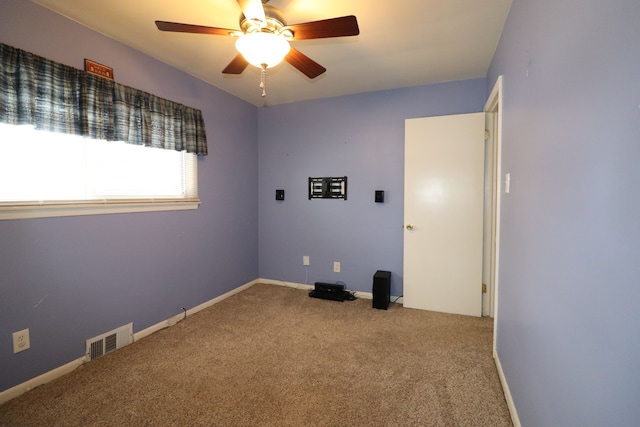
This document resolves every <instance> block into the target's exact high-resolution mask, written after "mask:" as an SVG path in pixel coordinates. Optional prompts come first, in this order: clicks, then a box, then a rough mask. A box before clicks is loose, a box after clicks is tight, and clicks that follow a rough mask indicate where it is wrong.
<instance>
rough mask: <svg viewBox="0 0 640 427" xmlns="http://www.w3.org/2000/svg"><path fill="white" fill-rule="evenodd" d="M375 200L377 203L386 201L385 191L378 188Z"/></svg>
mask: <svg viewBox="0 0 640 427" xmlns="http://www.w3.org/2000/svg"><path fill="white" fill-rule="evenodd" d="M375 201H376V203H384V191H383V190H376V195H375Z"/></svg>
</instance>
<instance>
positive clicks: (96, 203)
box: [0, 155, 201, 220]
mask: <svg viewBox="0 0 640 427" xmlns="http://www.w3.org/2000/svg"><path fill="white" fill-rule="evenodd" d="M192 156H193V157H194V158H193V159H192V160H193V161H192V163H191V168H192V170H191V176H192V177H193V179H194V180H195V182H193V183H192V184H191V185H192V188H194V194H195V197H194V196H191V197H190V198H187V197H185V198H165V197H160V198H135V197H133V198H120V199H106V198H104V199H89V200H51V201H46V200H45V201H24V202H23V201H13V202H2V203H0V220H11V219H27V218H51V217H64V216H78V215H104V214H116V213H136V212H156V211H178V210H193V209H197V208H198V206H199V205H200V203H201V202H200V199H199V198H198V196H197V180H198V173H197V163H198V161H197V158H196V156H195V155H192Z"/></svg>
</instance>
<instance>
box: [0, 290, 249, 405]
mask: <svg viewBox="0 0 640 427" xmlns="http://www.w3.org/2000/svg"><path fill="white" fill-rule="evenodd" d="M256 283H259V280H253V281H251V282H249V283H245V284H244V285H242V286H239V287H237V288H235V289H232V290H231V291H229V292H227V293H225V294H222V295H220V296H219V297H216V298H213V299H211V300H209V301H207V302H205V303H202V304H200V305H198V306H196V307H193V308H190V309H189V310H187V311H186V312H185V313H180V314H177V315H175V316H172V317H170V318H168V319H167V320H163V321H162V322H159V323H156V324H155V325H152V326H149V327H148V328H145V329H143V330H141V331H138V332H136V333H134V334H133V340H134V341H138V340H140V339H142V338H145V337H147V336H149V335H151V334H153V333H154V332H157V331H159V330H161V329H164V328H168V327H170V326H173V325H175V324H176V323H178V322H179V321H181V320H183V319H185V318H186V317H189V316H191V315H193V314H195V313H197V312H199V311H201V310H204V309H205V308H207V307H211V306H212V305H214V304H217V303H219V302H220V301H222V300H224V299H226V298H229V297H230V296H232V295H235V294H237V293H238V292H241V291H243V290H245V289H248V288H250V287H252V286H253V285H255V284H256ZM86 362H87V359H86V356H82V357H80V358H78V359H76V360H73V361H71V362H69V363H67V364H65V365H62V366H59V367H57V368H55V369H52V370H50V371H48V372H45V373H44V374H42V375H38V376H37V377H35V378H31V379H30V380H27V381H25V382H23V383H22V384H18V385H16V386H14V387H11V388H9V389H7V390H4V391H1V392H0V405H1V404H3V403H5V402H8V401H9V400H11V399H14V398H16V397H18V396H20V395H21V394H23V393H26V392H28V391H29V390H31V389H33V388H35V387H38V386H41V385H43V384H46V383H48V382H50V381H53V380H55V379H56V378H60V377H62V376H63V375H66V374H68V373H70V372H72V371H73V370H75V369H76V368H78V367H79V366H80V365H82V364H83V363H86Z"/></svg>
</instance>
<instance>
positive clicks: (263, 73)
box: [260, 64, 267, 98]
mask: <svg viewBox="0 0 640 427" xmlns="http://www.w3.org/2000/svg"><path fill="white" fill-rule="evenodd" d="M261 68H262V70H261V71H260V89H262V95H261V96H262V97H263V98H264V97H265V96H267V64H262V66H261Z"/></svg>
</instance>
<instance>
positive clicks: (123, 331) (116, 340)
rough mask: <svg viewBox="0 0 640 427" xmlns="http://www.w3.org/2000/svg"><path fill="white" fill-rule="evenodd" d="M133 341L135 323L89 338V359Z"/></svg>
mask: <svg viewBox="0 0 640 427" xmlns="http://www.w3.org/2000/svg"><path fill="white" fill-rule="evenodd" d="M132 341H133V323H129V324H127V325H124V326H121V327H119V328H117V329H114V330H113V331H110V332H107V333H106V334H102V335H99V336H97V337H93V338H91V339H88V340H87V361H89V360H94V359H97V358H98V357H100V356H104V355H105V354H108V353H111V352H112V351H115V350H117V349H119V348H122V347H124V346H125V345H127V344H131V342H132Z"/></svg>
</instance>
